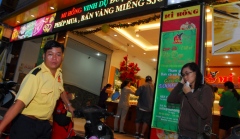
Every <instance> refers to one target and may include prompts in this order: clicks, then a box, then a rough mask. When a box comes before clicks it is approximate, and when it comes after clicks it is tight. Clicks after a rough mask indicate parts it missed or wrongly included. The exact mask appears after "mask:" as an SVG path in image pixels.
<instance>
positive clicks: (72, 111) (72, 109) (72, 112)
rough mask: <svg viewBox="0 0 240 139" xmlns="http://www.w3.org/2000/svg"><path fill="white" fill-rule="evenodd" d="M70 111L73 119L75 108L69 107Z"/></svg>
mask: <svg viewBox="0 0 240 139" xmlns="http://www.w3.org/2000/svg"><path fill="white" fill-rule="evenodd" d="M68 111H69V112H71V114H72V117H74V111H75V108H73V107H72V106H69V107H68Z"/></svg>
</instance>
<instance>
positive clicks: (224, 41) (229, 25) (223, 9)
mask: <svg viewBox="0 0 240 139" xmlns="http://www.w3.org/2000/svg"><path fill="white" fill-rule="evenodd" d="M239 5H240V2H231V3H227V4H221V5H214V6H213V20H212V21H213V27H212V28H213V33H212V34H213V46H212V53H213V54H214V55H217V54H239V53H240V38H239V36H240V21H239V14H240V9H239Z"/></svg>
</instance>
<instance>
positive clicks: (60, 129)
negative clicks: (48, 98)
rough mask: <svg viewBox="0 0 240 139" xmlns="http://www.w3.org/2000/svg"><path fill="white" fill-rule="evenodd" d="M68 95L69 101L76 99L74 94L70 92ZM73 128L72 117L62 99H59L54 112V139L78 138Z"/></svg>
mask: <svg viewBox="0 0 240 139" xmlns="http://www.w3.org/2000/svg"><path fill="white" fill-rule="evenodd" d="M66 93H67V97H68V100H73V99H74V94H72V93H68V92H66ZM73 126H74V123H73V120H72V115H71V114H69V112H68V110H67V107H66V105H64V102H63V101H62V99H61V98H60V99H58V101H57V105H56V107H55V110H54V112H53V123H52V139H66V138H69V137H74V136H76V134H75V132H74V130H73Z"/></svg>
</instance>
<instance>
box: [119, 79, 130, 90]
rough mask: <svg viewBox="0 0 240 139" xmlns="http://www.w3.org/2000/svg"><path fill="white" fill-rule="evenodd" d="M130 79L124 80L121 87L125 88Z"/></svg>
mask: <svg viewBox="0 0 240 139" xmlns="http://www.w3.org/2000/svg"><path fill="white" fill-rule="evenodd" d="M129 82H130V80H124V81H123V82H122V84H121V89H123V88H124V87H125V86H127V85H128V84H129Z"/></svg>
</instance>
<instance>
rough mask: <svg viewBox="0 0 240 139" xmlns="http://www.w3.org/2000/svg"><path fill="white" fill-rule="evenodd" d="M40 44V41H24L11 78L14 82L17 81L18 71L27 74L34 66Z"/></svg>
mask: <svg viewBox="0 0 240 139" xmlns="http://www.w3.org/2000/svg"><path fill="white" fill-rule="evenodd" d="M40 46H41V43H40V42H33V41H31V40H29V41H24V43H23V46H22V50H21V53H20V55H19V60H18V64H17V68H16V71H15V75H14V79H13V81H14V82H17V80H18V77H19V74H20V73H22V74H27V73H28V72H30V71H31V70H32V69H33V68H34V67H35V64H36V62H37V58H38V53H39V50H40Z"/></svg>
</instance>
